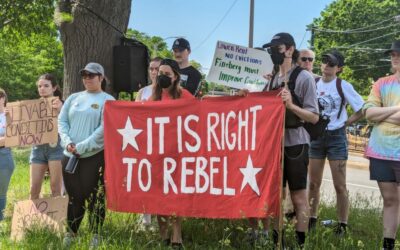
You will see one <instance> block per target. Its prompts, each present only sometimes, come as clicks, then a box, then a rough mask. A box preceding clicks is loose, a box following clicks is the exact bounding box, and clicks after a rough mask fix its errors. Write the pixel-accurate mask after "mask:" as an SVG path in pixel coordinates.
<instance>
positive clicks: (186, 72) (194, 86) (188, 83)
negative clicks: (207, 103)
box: [179, 66, 201, 96]
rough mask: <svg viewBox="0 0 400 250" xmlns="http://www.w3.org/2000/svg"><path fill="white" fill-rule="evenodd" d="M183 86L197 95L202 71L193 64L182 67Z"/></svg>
mask: <svg viewBox="0 0 400 250" xmlns="http://www.w3.org/2000/svg"><path fill="white" fill-rule="evenodd" d="M179 73H180V74H181V86H182V87H183V88H185V89H187V90H188V91H189V92H190V93H191V94H192V95H194V96H196V95H197V92H198V91H199V89H198V88H199V83H200V80H201V74H200V72H199V71H198V70H197V69H196V68H194V67H193V66H189V67H186V68H183V69H180V72H179Z"/></svg>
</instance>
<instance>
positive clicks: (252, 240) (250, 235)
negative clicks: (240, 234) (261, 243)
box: [246, 230, 258, 245]
mask: <svg viewBox="0 0 400 250" xmlns="http://www.w3.org/2000/svg"><path fill="white" fill-rule="evenodd" d="M246 239H247V242H248V243H249V244H250V245H254V244H256V241H257V239H258V234H257V232H256V231H255V230H249V231H248V232H247V237H246Z"/></svg>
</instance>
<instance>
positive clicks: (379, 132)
mask: <svg viewBox="0 0 400 250" xmlns="http://www.w3.org/2000/svg"><path fill="white" fill-rule="evenodd" d="M399 105H400V82H399V80H398V79H397V77H396V76H394V75H391V76H387V77H383V78H380V79H379V80H378V81H377V82H376V83H375V84H374V85H373V86H372V90H371V93H370V95H369V97H368V101H367V102H366V103H365V105H364V107H363V111H364V112H365V111H366V110H367V109H368V108H371V107H391V106H399ZM365 156H367V157H372V158H377V159H382V160H391V161H400V126H399V125H395V124H392V123H388V122H379V123H375V124H374V127H373V129H372V133H371V137H370V139H369V142H368V146H367V148H366V151H365Z"/></svg>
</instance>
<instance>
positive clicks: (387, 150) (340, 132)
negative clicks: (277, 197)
mask: <svg viewBox="0 0 400 250" xmlns="http://www.w3.org/2000/svg"><path fill="white" fill-rule="evenodd" d="M263 48H264V49H265V50H266V51H267V52H268V53H269V54H270V56H271V59H272V62H273V64H274V65H275V67H274V72H273V73H272V74H269V75H266V76H265V78H266V79H268V81H269V84H267V86H266V88H265V89H264V91H270V90H279V95H280V96H281V99H282V101H283V102H284V104H285V107H286V119H285V134H284V154H283V158H284V159H283V160H284V168H283V185H284V187H286V186H287V189H288V195H289V196H290V199H291V201H292V203H293V208H294V216H295V217H296V220H295V231H296V239H297V243H298V245H299V246H300V247H302V246H304V243H305V240H306V236H307V232H308V234H310V233H312V232H313V230H315V228H316V226H317V225H318V220H319V218H318V206H319V202H320V186H321V182H322V177H323V169H324V165H325V160H326V159H328V162H329V166H330V169H331V173H332V178H333V185H334V188H335V191H336V197H337V200H336V202H337V204H336V207H337V217H338V224H337V226H336V228H335V230H334V233H335V234H336V235H337V237H343V236H344V235H345V234H346V232H347V230H348V226H347V223H348V217H349V197H348V192H347V187H346V163H347V159H348V154H349V153H348V142H347V138H346V133H345V131H346V126H349V125H351V124H353V123H355V122H356V121H358V120H359V119H361V118H363V117H365V118H366V119H367V120H368V121H369V122H371V123H372V124H373V130H372V133H371V137H370V139H369V144H368V146H367V148H366V153H365V155H366V157H368V158H369V159H370V179H371V180H376V181H377V183H378V186H379V189H380V192H381V195H382V197H383V201H384V203H383V228H384V230H383V249H394V244H395V237H396V233H397V229H398V225H399V220H398V219H397V218H399V217H400V214H399V208H400V191H399V188H398V183H400V147H399V145H400V41H394V42H393V44H392V46H391V48H390V49H388V50H387V51H386V52H385V55H389V56H390V59H391V64H392V71H393V74H392V75H390V76H385V77H383V78H380V79H378V81H376V82H375V83H374V84H373V86H372V90H371V93H370V95H369V97H368V100H367V101H366V102H364V101H363V99H362V97H361V96H360V95H359V94H358V93H357V92H356V91H355V89H354V88H353V86H352V84H351V83H349V82H347V81H346V80H345V79H341V78H340V77H339V76H340V73H341V72H342V70H343V67H344V65H345V58H344V56H343V55H342V54H341V53H340V52H339V51H338V50H334V49H333V50H329V51H326V52H325V53H323V54H321V55H317V56H319V58H321V76H319V75H316V74H315V73H313V70H314V66H313V63H314V62H315V59H316V55H315V53H314V52H313V51H312V50H308V49H305V50H300V51H298V50H297V49H296V44H295V41H294V39H293V37H292V36H291V35H290V34H288V33H278V34H276V35H275V36H274V37H273V38H272V39H271V41H270V42H268V43H266V44H265V45H263ZM172 49H173V55H174V58H175V60H173V59H162V58H158V57H157V58H154V59H152V60H151V61H150V65H149V69H148V70H149V80H150V83H149V85H148V86H146V87H144V88H142V89H140V90H139V92H138V95H137V97H136V101H140V102H143V101H164V100H171V99H182V98H195V97H196V96H197V95H198V93H199V90H200V85H201V84H200V80H201V74H200V73H199V72H198V71H197V70H196V69H195V68H194V67H193V66H191V65H190V63H189V55H190V52H191V49H190V43H189V42H188V41H187V40H186V39H184V38H179V39H177V40H176V41H175V42H174V43H173V47H172ZM77 73H78V72H77ZM79 74H80V75H81V77H82V83H83V85H84V87H85V90H84V91H82V92H78V93H74V94H72V95H70V96H69V97H68V98H67V99H66V100H65V102H64V101H63V100H62V97H61V92H60V90H59V88H58V85H57V83H56V81H55V79H54V77H53V76H52V75H50V74H45V75H42V76H40V77H39V79H38V81H37V84H36V86H37V89H38V94H39V96H40V97H52V96H56V97H59V98H56V99H55V100H54V101H53V103H52V106H53V108H54V109H56V110H57V111H58V113H59V116H58V126H59V140H58V143H56V144H54V145H53V144H45V145H38V146H34V147H33V148H32V151H31V155H30V164H31V166H30V181H31V189H30V198H31V199H37V198H39V197H40V192H41V186H42V183H43V178H44V175H45V173H46V171H49V174H50V184H51V192H52V195H53V196H59V195H61V194H62V188H63V186H65V189H66V192H67V194H68V198H69V202H68V211H67V222H68V230H67V233H66V235H65V237H64V244H65V245H70V244H71V242H72V241H73V240H74V239H75V237H76V236H77V234H78V229H79V226H80V224H81V221H82V219H83V217H84V214H85V212H86V211H88V213H89V228H90V230H91V231H92V232H93V239H92V241H91V245H92V246H97V245H98V244H99V241H100V240H101V238H100V236H99V229H100V228H101V227H102V224H103V221H104V218H105V214H106V209H105V194H104V176H103V174H104V168H105V167H106V166H105V161H104V131H103V130H104V128H103V126H104V122H103V107H104V104H105V102H106V101H107V100H114V97H112V96H111V95H109V94H107V93H105V92H104V87H105V81H106V75H105V72H104V69H103V67H102V66H101V65H100V64H98V63H93V62H92V63H89V64H87V65H86V66H85V67H84V68H83V69H82V70H80V71H79ZM247 94H248V91H247V90H245V89H243V90H240V91H239V92H238V95H240V96H247ZM347 105H350V107H351V108H352V110H353V111H354V113H353V114H352V115H351V116H350V117H349V116H348V114H347V109H346V107H347ZM8 112H9V111H8V110H7V94H6V92H5V91H4V90H2V89H0V220H2V219H3V217H4V216H3V210H4V208H5V205H6V197H7V190H8V186H9V182H10V178H11V175H12V173H13V169H14V162H13V157H12V153H11V150H10V149H9V148H6V147H5V131H6V126H7V115H8ZM310 128H311V130H310ZM315 131H319V132H318V134H315ZM277 183H280V182H278V181H277ZM157 220H158V224H159V231H160V237H161V240H162V242H163V243H164V244H165V245H171V246H172V247H173V248H178V249H179V248H182V246H183V245H182V232H181V222H182V218H180V217H176V216H170V217H168V216H157ZM278 221H279V218H275V219H273V221H272V222H273V224H274V226H273V236H274V237H273V238H274V242H275V244H277V243H278V234H279V231H278V230H279V222H278ZM170 223H171V225H172V234H171V235H169V234H168V231H169V230H168V226H169V224H170ZM269 223H270V221H269V219H267V218H265V219H264V220H263V226H264V227H263V230H262V231H260V232H259V231H258V230H257V227H258V222H257V221H256V220H254V219H251V220H250V225H251V227H252V231H251V232H250V234H249V237H250V241H251V242H254V241H256V240H257V238H258V237H261V236H263V237H268V232H269ZM143 224H144V225H149V224H151V215H148V214H145V215H143ZM281 233H283V232H281ZM282 239H283V240H282V242H280V244H283V245H284V244H285V243H284V237H282Z"/></svg>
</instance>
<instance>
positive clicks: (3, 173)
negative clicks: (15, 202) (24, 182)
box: [0, 148, 14, 221]
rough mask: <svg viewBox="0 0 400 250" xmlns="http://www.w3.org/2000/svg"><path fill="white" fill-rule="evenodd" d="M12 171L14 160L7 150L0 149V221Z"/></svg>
mask: <svg viewBox="0 0 400 250" xmlns="http://www.w3.org/2000/svg"><path fill="white" fill-rule="evenodd" d="M13 171H14V160H13V157H12V154H11V150H10V149H9V148H0V221H1V220H3V218H4V217H3V210H4V208H5V207H6V201H7V200H6V198H7V190H8V184H10V179H11V175H12V173H13Z"/></svg>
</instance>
